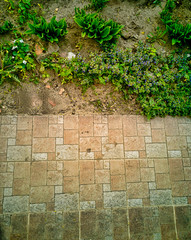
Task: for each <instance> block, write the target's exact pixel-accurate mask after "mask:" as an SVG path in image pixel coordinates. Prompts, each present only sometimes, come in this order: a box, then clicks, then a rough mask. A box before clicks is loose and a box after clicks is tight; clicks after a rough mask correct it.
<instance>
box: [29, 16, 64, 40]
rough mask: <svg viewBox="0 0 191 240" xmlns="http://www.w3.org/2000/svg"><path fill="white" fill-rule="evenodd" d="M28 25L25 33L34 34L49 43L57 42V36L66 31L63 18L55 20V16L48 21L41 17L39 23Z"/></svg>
mask: <svg viewBox="0 0 191 240" xmlns="http://www.w3.org/2000/svg"><path fill="white" fill-rule="evenodd" d="M28 26H29V28H30V29H29V30H27V31H26V32H25V33H26V34H36V35H37V36H38V37H40V38H42V39H43V40H45V41H49V42H51V43H53V42H58V38H59V37H63V36H65V35H66V34H67V33H68V31H67V30H66V28H67V24H66V21H65V19H64V18H63V19H61V20H60V21H57V20H56V17H55V16H54V17H53V18H52V19H51V21H50V22H49V23H47V21H46V19H44V18H43V17H41V20H40V21H39V23H33V24H31V23H29V24H28Z"/></svg>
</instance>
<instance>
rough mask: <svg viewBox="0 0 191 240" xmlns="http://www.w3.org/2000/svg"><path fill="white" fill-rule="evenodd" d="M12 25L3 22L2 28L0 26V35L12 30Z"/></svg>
mask: <svg viewBox="0 0 191 240" xmlns="http://www.w3.org/2000/svg"><path fill="white" fill-rule="evenodd" d="M13 27H14V26H13V24H12V23H11V22H9V21H5V23H4V24H3V26H0V34H5V33H7V32H10V31H12V30H13Z"/></svg>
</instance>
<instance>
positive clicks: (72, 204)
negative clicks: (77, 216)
mask: <svg viewBox="0 0 191 240" xmlns="http://www.w3.org/2000/svg"><path fill="white" fill-rule="evenodd" d="M78 202H79V194H78V193H74V194H56V195H55V210H56V211H69V210H78Z"/></svg>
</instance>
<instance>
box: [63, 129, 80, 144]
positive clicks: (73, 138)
mask: <svg viewBox="0 0 191 240" xmlns="http://www.w3.org/2000/svg"><path fill="white" fill-rule="evenodd" d="M64 144H78V130H76V129H72V130H71V129H70V130H64Z"/></svg>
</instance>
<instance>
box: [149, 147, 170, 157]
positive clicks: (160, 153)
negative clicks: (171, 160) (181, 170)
mask: <svg viewBox="0 0 191 240" xmlns="http://www.w3.org/2000/svg"><path fill="white" fill-rule="evenodd" d="M146 153H147V157H148V158H164V157H167V149H166V144H164V143H151V144H146Z"/></svg>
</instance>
